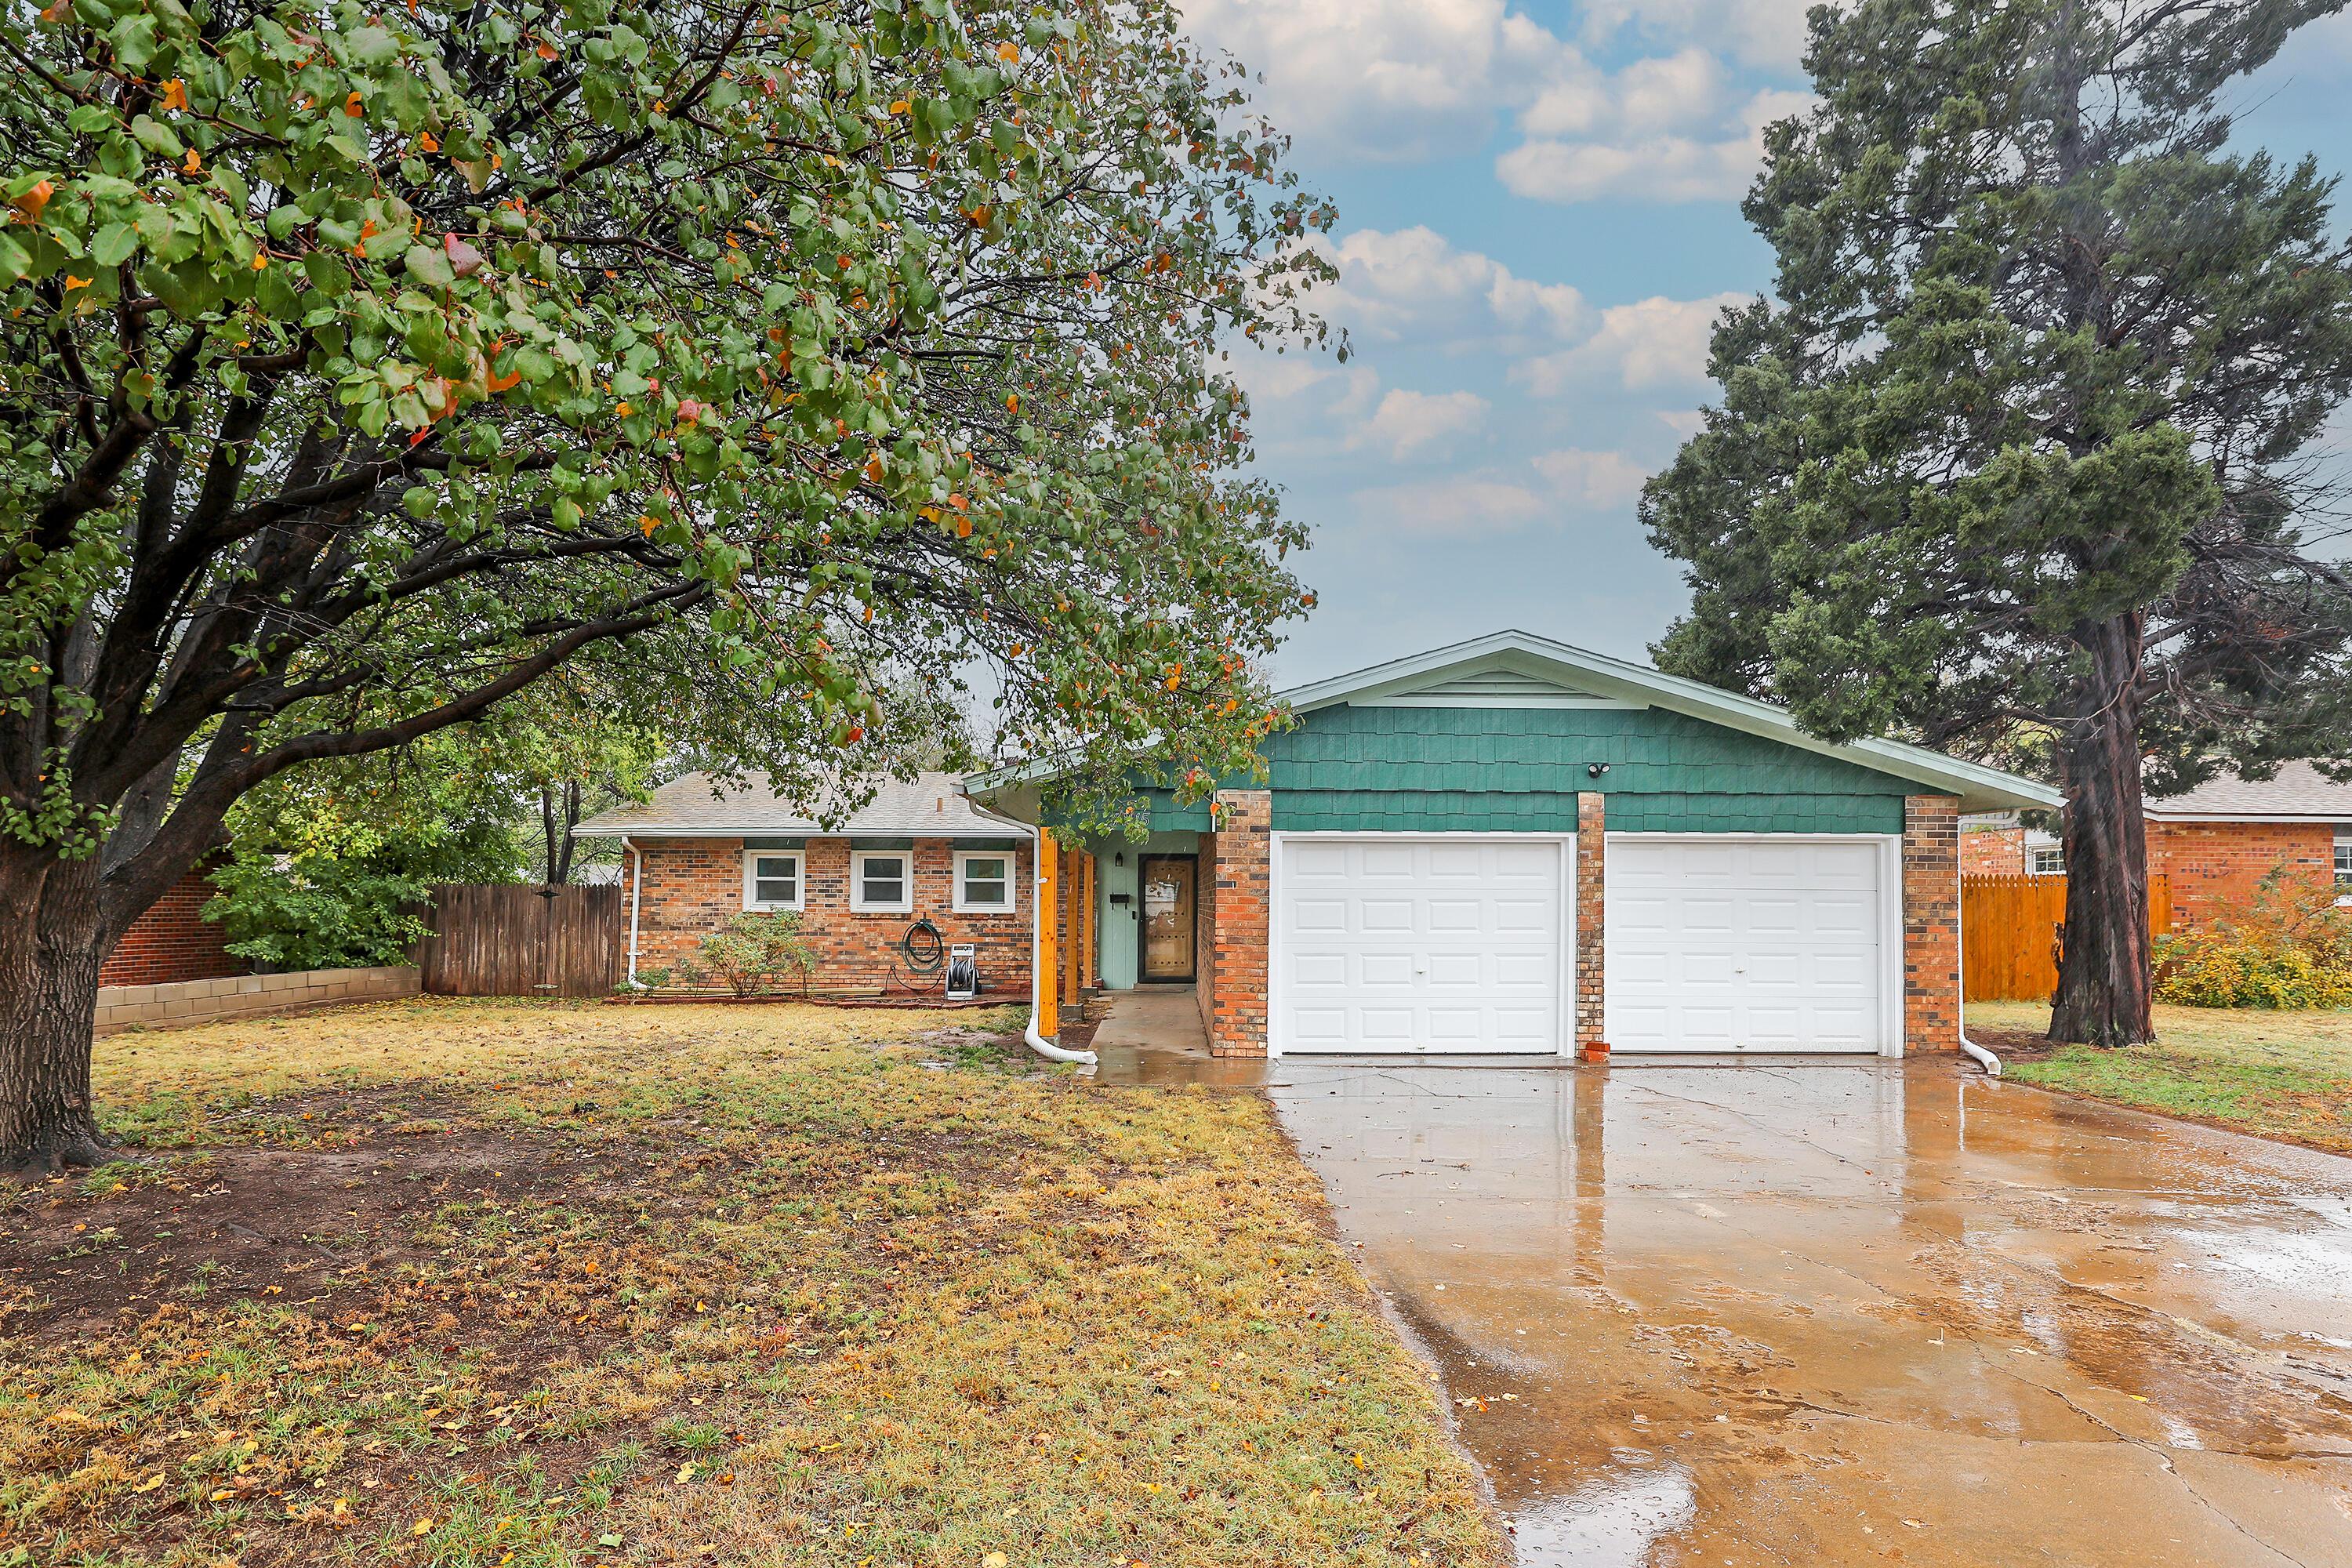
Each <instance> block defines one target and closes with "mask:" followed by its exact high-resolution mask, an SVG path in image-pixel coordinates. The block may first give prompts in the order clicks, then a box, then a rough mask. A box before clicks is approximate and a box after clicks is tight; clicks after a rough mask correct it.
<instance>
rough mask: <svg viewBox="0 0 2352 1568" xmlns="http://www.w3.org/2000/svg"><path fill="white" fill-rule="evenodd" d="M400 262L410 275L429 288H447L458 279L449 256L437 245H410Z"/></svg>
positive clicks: (453, 284)
mask: <svg viewBox="0 0 2352 1568" xmlns="http://www.w3.org/2000/svg"><path fill="white" fill-rule="evenodd" d="M400 264H401V266H402V267H403V268H404V269H405V270H406V271H407V273H408V275H409V277H411V278H413V279H415V280H416V281H417V282H419V283H422V284H425V285H426V286H427V287H428V288H434V289H447V288H451V287H453V286H455V284H456V283H457V272H456V271H455V270H454V269H453V268H451V267H450V265H449V258H448V257H447V256H446V255H444V254H443V253H442V251H441V250H440V249H439V247H436V246H430V245H412V246H410V247H408V250H407V253H406V254H405V255H404V256H403V257H402V258H400Z"/></svg>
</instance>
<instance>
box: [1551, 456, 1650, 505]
mask: <svg viewBox="0 0 2352 1568" xmlns="http://www.w3.org/2000/svg"><path fill="white" fill-rule="evenodd" d="M1534 462H1535V468H1536V472H1537V473H1538V474H1541V475H1542V476H1543V477H1544V478H1545V479H1547V480H1548V481H1549V482H1550V484H1551V486H1552V487H1553V489H1555V490H1556V491H1558V492H1559V494H1560V495H1561V496H1562V497H1563V498H1566V499H1568V500H1572V501H1573V502H1574V503H1575V504H1576V505H1578V506H1580V507H1583V508H1585V509H1587V510H1592V511H1608V510H1612V509H1614V508H1617V507H1621V506H1626V505H1630V504H1631V503H1632V501H1633V498H1634V497H1635V496H1638V495H1640V494H1641V493H1642V484H1643V480H1645V479H1648V478H1649V477H1650V473H1649V470H1648V469H1647V468H1643V467H1642V466H1641V465H1640V464H1638V463H1636V462H1634V461H1633V459H1632V458H1628V457H1626V456H1625V455H1624V454H1623V453H1622V452H1584V451H1578V450H1576V449H1574V448H1570V449H1567V450H1563V451H1558V452H1546V453H1544V454H1543V455H1541V456H1540V457H1538V458H1535V459H1534Z"/></svg>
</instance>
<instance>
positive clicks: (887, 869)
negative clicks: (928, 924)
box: [849, 849, 915, 914]
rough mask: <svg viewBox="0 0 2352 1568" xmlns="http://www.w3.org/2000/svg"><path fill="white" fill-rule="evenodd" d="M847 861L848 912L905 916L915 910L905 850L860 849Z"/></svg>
mask: <svg viewBox="0 0 2352 1568" xmlns="http://www.w3.org/2000/svg"><path fill="white" fill-rule="evenodd" d="M849 861H850V864H849V907H850V908H851V909H853V910H874V911H876V912H877V913H880V914H893V913H896V914H904V913H905V912H906V911H907V910H911V909H913V908H914V907H915V900H914V889H913V888H912V887H911V886H910V885H909V883H910V878H909V876H908V866H907V855H906V852H905V851H903V850H898V849H890V850H882V849H862V850H859V851H858V852H857V853H856V854H855V855H853V856H851V857H850V858H849Z"/></svg>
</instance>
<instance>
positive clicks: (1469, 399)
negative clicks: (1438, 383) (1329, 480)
mask: <svg viewBox="0 0 2352 1568" xmlns="http://www.w3.org/2000/svg"><path fill="white" fill-rule="evenodd" d="M1489 406H1490V405H1488V403H1487V402H1486V399H1485V398H1483V397H1481V396H1479V395H1477V394H1476V393H1475V392H1444V393H1428V392H1410V391H1407V390H1406V389H1405V388H1403V387H1397V388H1396V389H1394V390H1393V391H1391V392H1390V394H1389V395H1387V396H1386V397H1383V398H1381V403H1380V406H1379V407H1377V408H1375V409H1373V410H1372V416H1371V417H1370V419H1367V420H1365V421H1364V422H1363V423H1362V424H1361V425H1360V426H1357V427H1356V428H1355V429H1354V430H1352V431H1350V432H1349V436H1348V447H1349V450H1351V451H1352V450H1354V449H1356V448H1358V447H1386V448H1388V453H1389V456H1391V458H1398V459H1400V460H1402V458H1409V457H1411V456H1412V455H1413V454H1414V453H1416V452H1418V451H1420V450H1421V449H1422V448H1423V447H1428V446H1431V445H1433V444H1435V443H1440V442H1443V443H1445V444H1447V445H1451V444H1452V443H1453V442H1454V440H1455V439H1457V438H1458V437H1463V436H1466V435H1468V434H1469V433H1470V432H1471V431H1473V430H1475V429H1476V428H1477V427H1478V426H1479V423H1480V422H1481V421H1482V420H1484V419H1485V418H1486V411H1487V409H1488V407H1489Z"/></svg>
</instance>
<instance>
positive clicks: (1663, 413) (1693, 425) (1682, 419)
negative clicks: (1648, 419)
mask: <svg viewBox="0 0 2352 1568" xmlns="http://www.w3.org/2000/svg"><path fill="white" fill-rule="evenodd" d="M1658 419H1659V422H1660V423H1662V424H1664V426H1665V427H1666V428H1667V429H1669V430H1671V431H1673V432H1674V433H1675V439H1676V440H1679V441H1687V440H1689V439H1690V438H1691V437H1694V436H1696V435H1697V434H1698V433H1699V432H1700V431H1702V430H1704V429H1706V415H1704V414H1702V413H1700V412H1699V411H1698V410H1697V409H1696V408H1661V409H1659V410H1658Z"/></svg>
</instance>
